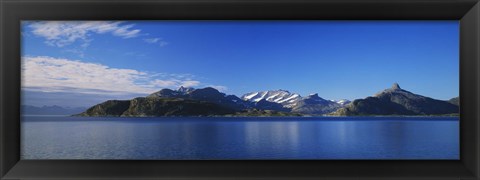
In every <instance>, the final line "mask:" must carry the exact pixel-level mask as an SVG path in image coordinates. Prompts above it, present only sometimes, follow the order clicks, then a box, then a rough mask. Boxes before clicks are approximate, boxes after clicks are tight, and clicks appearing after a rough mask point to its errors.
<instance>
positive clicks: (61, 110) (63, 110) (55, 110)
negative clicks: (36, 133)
mask: <svg viewBox="0 0 480 180" xmlns="http://www.w3.org/2000/svg"><path fill="white" fill-rule="evenodd" d="M21 109H22V114H23V115H71V114H78V113H81V112H83V111H85V110H86V109H87V108H84V107H75V108H70V107H61V106H56V105H53V106H41V107H38V106H31V105H22V106H21Z"/></svg>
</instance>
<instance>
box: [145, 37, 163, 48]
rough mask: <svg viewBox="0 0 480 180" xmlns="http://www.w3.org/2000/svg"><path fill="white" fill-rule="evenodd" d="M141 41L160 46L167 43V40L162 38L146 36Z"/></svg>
mask: <svg viewBox="0 0 480 180" xmlns="http://www.w3.org/2000/svg"><path fill="white" fill-rule="evenodd" d="M143 41H145V42H146V43H149V44H158V45H159V46H160V47H163V46H166V45H168V42H166V41H163V39H162V38H146V39H143Z"/></svg>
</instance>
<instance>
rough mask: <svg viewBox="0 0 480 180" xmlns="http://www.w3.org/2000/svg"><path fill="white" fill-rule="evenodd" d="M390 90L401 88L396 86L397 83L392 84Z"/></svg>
mask: <svg viewBox="0 0 480 180" xmlns="http://www.w3.org/2000/svg"><path fill="white" fill-rule="evenodd" d="M392 89H393V90H397V89H402V88H400V85H398V83H393V85H392Z"/></svg>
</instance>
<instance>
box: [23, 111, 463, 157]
mask: <svg viewBox="0 0 480 180" xmlns="http://www.w3.org/2000/svg"><path fill="white" fill-rule="evenodd" d="M21 128H22V129H21V130H22V134H21V158H22V159H143V160H146V159H148V160H155V159H171V160H177V159H202V160H208V159H459V118H458V117H202V118H198V117H188V118H186V117H156V118H114V117H108V118H100V117H62V116H24V117H23V119H22V125H21Z"/></svg>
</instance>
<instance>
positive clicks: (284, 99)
mask: <svg viewBox="0 0 480 180" xmlns="http://www.w3.org/2000/svg"><path fill="white" fill-rule="evenodd" d="M241 98H242V99H243V100H245V101H250V102H259V101H261V100H266V101H269V102H275V103H279V104H282V105H283V106H284V107H287V108H290V107H293V106H294V105H295V103H296V102H297V101H299V100H301V99H302V97H301V96H300V95H299V94H296V93H291V92H289V91H286V90H281V89H280V90H274V91H261V92H251V93H247V94H245V95H243V96H242V97H241Z"/></svg>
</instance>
